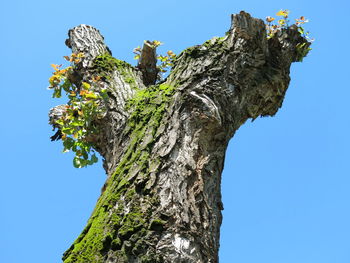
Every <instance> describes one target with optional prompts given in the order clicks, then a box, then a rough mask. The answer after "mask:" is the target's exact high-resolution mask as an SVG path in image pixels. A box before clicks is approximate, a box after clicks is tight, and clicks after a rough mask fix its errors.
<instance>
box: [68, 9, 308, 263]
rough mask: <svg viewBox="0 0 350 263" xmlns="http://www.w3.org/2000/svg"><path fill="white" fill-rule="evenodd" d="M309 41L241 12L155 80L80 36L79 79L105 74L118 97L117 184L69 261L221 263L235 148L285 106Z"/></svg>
mask: <svg viewBox="0 0 350 263" xmlns="http://www.w3.org/2000/svg"><path fill="white" fill-rule="evenodd" d="M300 43H306V44H307V45H309V43H307V41H306V40H305V39H304V38H303V37H301V36H300V34H299V33H298V31H297V28H296V26H291V27H289V28H287V29H282V30H281V31H279V32H278V33H277V34H275V35H274V36H273V37H272V38H270V39H267V37H266V29H265V24H264V22H263V21H262V20H259V19H254V18H252V17H251V16H250V15H249V14H247V13H245V12H241V13H240V14H237V15H232V26H231V28H230V30H229V31H228V32H227V34H226V36H225V37H222V38H212V39H211V40H208V41H206V42H205V43H204V44H203V45H198V46H194V47H190V48H188V49H186V50H184V51H183V52H182V53H181V54H179V55H178V56H177V58H176V60H175V63H174V66H173V68H172V70H171V72H170V75H169V76H168V77H167V78H166V79H165V80H164V81H163V82H161V83H158V84H154V82H153V81H152V78H154V75H152V76H151V77H149V76H148V77H147V76H146V75H145V74H147V72H148V73H149V72H150V71H149V70H147V66H144V67H143V68H139V67H132V66H131V65H129V64H127V63H126V62H122V61H119V60H116V59H114V58H112V57H111V53H110V51H109V49H108V48H107V47H106V45H105V44H104V42H103V37H102V36H101V34H100V33H99V31H98V30H96V29H95V28H93V27H91V26H86V25H80V26H78V27H75V28H73V29H71V30H70V31H69V39H68V40H67V41H66V44H67V45H68V46H69V47H71V48H72V51H73V52H74V53H79V52H83V53H84V54H85V56H84V58H83V61H82V63H80V66H79V67H77V68H76V69H75V73H76V75H77V76H79V78H77V79H78V80H77V81H78V82H79V81H80V82H81V81H86V82H91V77H92V76H96V75H99V76H102V79H101V85H100V86H101V87H104V88H107V89H108V100H107V101H106V102H105V103H106V109H107V110H106V114H105V116H104V117H103V119H102V120H96V125H98V126H99V130H100V133H99V134H98V135H97V136H95V137H94V138H92V141H93V143H94V148H95V149H96V150H97V151H99V152H100V154H101V155H102V156H103V158H104V168H105V170H106V173H107V174H108V178H107V180H106V183H105V185H104V187H103V189H102V193H101V196H100V198H99V199H98V202H97V204H96V207H95V209H94V211H93V213H92V215H91V217H90V219H89V221H88V223H87V226H86V227H85V229H84V230H83V232H82V233H81V235H80V236H79V237H78V238H77V240H76V241H75V242H74V244H73V245H72V246H71V247H70V248H69V249H68V250H67V251H66V252H65V253H64V256H63V260H64V262H66V263H68V262H84V263H86V262H150V263H151V262H152V263H154V262H174V263H175V262H196V263H197V262H204V263H207V262H212V263H214V262H218V249H219V238H220V225H221V221H222V215H221V210H222V209H223V205H222V202H221V193H220V182H221V173H222V170H223V164H224V157H225V151H226V147H227V144H228V141H229V140H230V138H231V137H232V136H233V135H234V133H235V131H236V130H237V129H238V128H239V127H240V126H241V125H242V124H243V123H244V122H245V121H246V120H247V119H249V118H252V119H255V118H257V117H258V116H273V115H274V114H275V113H276V112H277V110H278V109H279V108H280V107H281V105H282V101H283V98H284V95H285V93H286V90H287V88H288V84H289V80H290V78H289V68H290V65H291V63H292V62H295V61H299V60H300V59H301V58H300V55H299V52H298V50H297V45H298V44H300ZM148 48H149V47H148ZM151 51H152V50H151ZM151 51H150V52H151ZM145 53H146V51H145ZM151 53H152V52H151ZM150 57H154V56H153V55H152V56H150ZM141 60H142V58H141ZM145 61H146V58H144V60H143V62H145ZM152 63H153V62H152ZM153 64H154V63H153ZM144 65H147V63H146V64H144ZM153 66H154V65H153ZM153 70H154V69H153ZM152 72H153V73H154V71H152ZM152 72H151V73H152ZM153 73H152V74H153ZM150 79H151V81H150ZM151 82H153V83H151ZM151 84H154V85H151Z"/></svg>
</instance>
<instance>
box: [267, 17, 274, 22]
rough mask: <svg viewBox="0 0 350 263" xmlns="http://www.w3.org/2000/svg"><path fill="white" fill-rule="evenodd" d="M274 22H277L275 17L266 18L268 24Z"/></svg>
mask: <svg viewBox="0 0 350 263" xmlns="http://www.w3.org/2000/svg"><path fill="white" fill-rule="evenodd" d="M273 20H275V18H273V17H271V16H267V17H266V21H267V22H268V23H271V22H272V21H273Z"/></svg>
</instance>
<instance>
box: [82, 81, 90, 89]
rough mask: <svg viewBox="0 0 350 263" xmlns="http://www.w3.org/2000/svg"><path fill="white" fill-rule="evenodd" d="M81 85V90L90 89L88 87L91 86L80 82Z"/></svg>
mask: <svg viewBox="0 0 350 263" xmlns="http://www.w3.org/2000/svg"><path fill="white" fill-rule="evenodd" d="M81 85H82V87H83V89H90V87H91V85H90V84H89V83H87V82H82V83H81Z"/></svg>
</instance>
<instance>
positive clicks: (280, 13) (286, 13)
mask: <svg viewBox="0 0 350 263" xmlns="http://www.w3.org/2000/svg"><path fill="white" fill-rule="evenodd" d="M288 15H289V10H287V9H286V10H280V11H278V12H277V14H276V16H283V17H285V18H287V17H288Z"/></svg>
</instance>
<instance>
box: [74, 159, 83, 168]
mask: <svg viewBox="0 0 350 263" xmlns="http://www.w3.org/2000/svg"><path fill="white" fill-rule="evenodd" d="M73 165H74V167H75V168H81V167H83V166H82V163H81V159H80V158H79V157H77V156H75V157H74V159H73Z"/></svg>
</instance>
